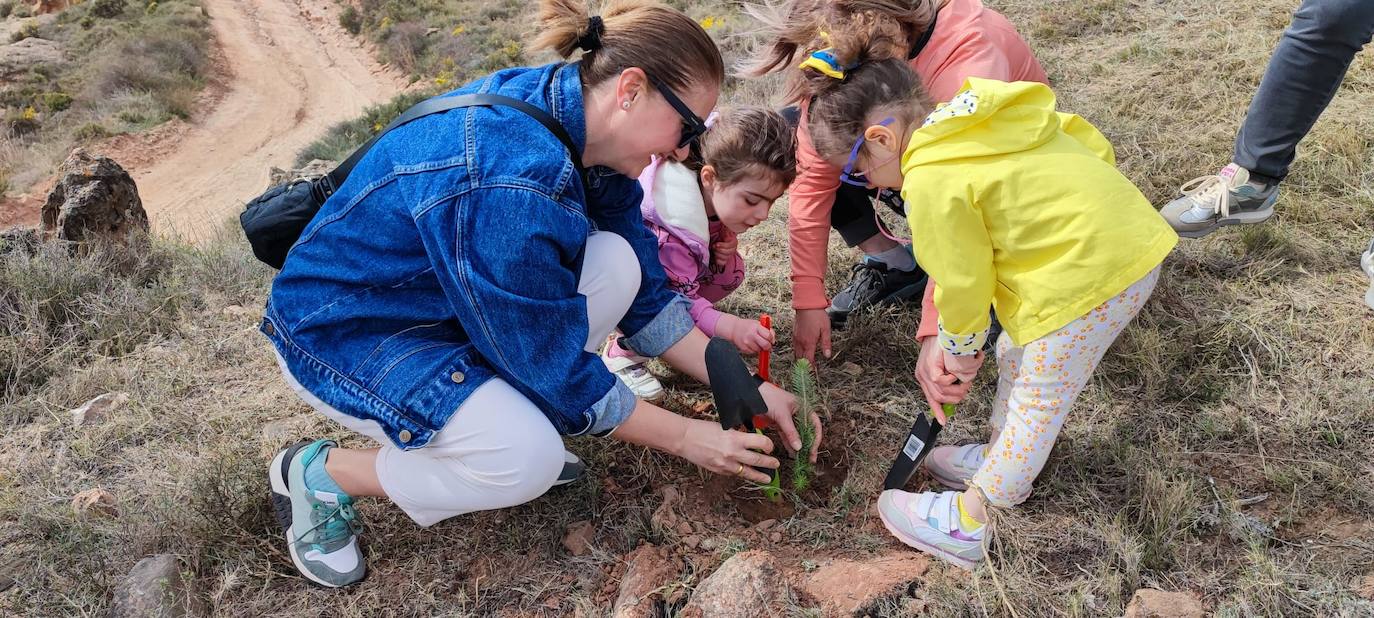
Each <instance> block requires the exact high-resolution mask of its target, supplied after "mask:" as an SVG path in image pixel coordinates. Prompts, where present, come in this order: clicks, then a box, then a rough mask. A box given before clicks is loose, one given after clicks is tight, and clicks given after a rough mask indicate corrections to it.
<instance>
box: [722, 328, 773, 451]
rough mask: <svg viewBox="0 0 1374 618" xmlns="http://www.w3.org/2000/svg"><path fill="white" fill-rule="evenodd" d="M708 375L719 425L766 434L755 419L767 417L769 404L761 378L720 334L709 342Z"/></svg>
mask: <svg viewBox="0 0 1374 618" xmlns="http://www.w3.org/2000/svg"><path fill="white" fill-rule="evenodd" d="M706 377H707V378H708V379H710V380H711V398H712V399H714V400H715V404H716V414H717V415H719V416H720V426H721V427H723V428H725V429H727V430H729V429H738V430H741V431H751V432H755V433H758V434H763V430H762V428H760V427H759V426H758V425H759V424H757V423H756V422H755V420H754V419H755V418H757V417H762V418H763V419H767V418H768V416H767V414H768V404H767V403H764V401H763V395H761V394H759V385H760V382H759V379H758V378H756V377H754V374H752V373H750V372H749V367H748V366H746V365H745V364H744V359H743V358H741V357H740V353H739V348H736V347H735V344H733V343H730V342H729V341H727V340H725V339H721V338H720V337H713V338H712V339H711V341H710V343H707V344H706ZM755 469H756V470H758V471H759V472H762V473H764V474H767V475H769V476H773V475H774V474H776V472H777V471H776V470H773V469H771V468H755Z"/></svg>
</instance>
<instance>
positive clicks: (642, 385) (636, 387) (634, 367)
mask: <svg viewBox="0 0 1374 618" xmlns="http://www.w3.org/2000/svg"><path fill="white" fill-rule="evenodd" d="M601 362H604V363H606V368H607V369H609V370H611V373H614V374H615V375H616V377H617V378H620V381H621V382H624V383H625V386H628V387H630V392H632V393H634V394H635V397H638V398H640V399H643V400H644V401H648V402H650V403H657V402H659V401H662V400H663V398H664V396H666V395H667V392H666V391H664V390H663V385H662V384H659V382H658V378H655V377H654V374H652V373H649V370H648V369H646V368H645V367H644V363H645V362H647V359H640V358H636V357H633V356H615V357H611V356H606V355H605V354H602V355H601Z"/></svg>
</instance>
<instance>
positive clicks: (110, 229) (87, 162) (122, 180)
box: [43, 148, 148, 249]
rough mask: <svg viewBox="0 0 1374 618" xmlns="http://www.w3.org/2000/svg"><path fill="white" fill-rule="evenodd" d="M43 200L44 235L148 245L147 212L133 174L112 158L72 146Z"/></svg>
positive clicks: (86, 240) (70, 239)
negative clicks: (44, 200) (54, 184)
mask: <svg viewBox="0 0 1374 618" xmlns="http://www.w3.org/2000/svg"><path fill="white" fill-rule="evenodd" d="M57 173H58V177H59V178H60V180H58V181H57V186H55V187H53V189H52V192H51V193H49V194H48V200H47V202H45V203H44V204H43V235H44V236H45V237H46V238H49V239H52V238H56V239H58V240H66V241H71V242H93V241H99V242H106V243H110V244H115V245H119V246H123V247H126V248H138V249H141V248H146V247H147V244H148V213H147V212H145V211H144V210H143V201H142V200H141V199H139V197H138V187H137V186H136V185H135V184H134V179H133V178H132V177H130V176H129V173H128V172H126V171H124V168H122V167H120V166H119V164H118V163H115V162H114V161H113V160H111V159H109V158H108V157H103V156H100V155H91V154H90V153H88V152H86V151H85V150H84V149H82V148H77V149H76V150H73V151H72V153H71V155H70V156H68V157H67V160H66V161H63V162H62V166H61V167H59V168H58V171H57Z"/></svg>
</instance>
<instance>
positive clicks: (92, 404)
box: [70, 393, 129, 427]
mask: <svg viewBox="0 0 1374 618" xmlns="http://www.w3.org/2000/svg"><path fill="white" fill-rule="evenodd" d="M128 402H129V394H128V393H105V394H104V395H101V396H99V397H96V398H95V399H92V400H90V401H87V402H86V403H83V404H81V407H79V408H76V409H74V410H71V411H70V413H71V415H72V422H73V423H76V426H78V427H81V426H83V425H94V424H96V423H99V422H100V421H103V420H105V417H107V416H109V415H110V414H111V413H113V412H114V411H115V410H118V409H119V408H120V407H122V406H123V405H124V404H126V403H128Z"/></svg>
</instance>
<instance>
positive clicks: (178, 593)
mask: <svg viewBox="0 0 1374 618" xmlns="http://www.w3.org/2000/svg"><path fill="white" fill-rule="evenodd" d="M204 613H205V608H204V607H203V606H202V604H201V603H200V602H199V601H198V600H197V599H196V595H195V593H194V591H193V590H192V588H191V581H190V580H188V579H186V578H185V577H183V576H182V564H181V560H178V559H177V557H176V556H173V555H170V554H159V555H156V556H150V557H148V558H144V559H142V560H140V561H138V564H136V565H134V569H133V570H132V571H129V574H128V575H127V576H126V577H125V578H124V580H123V581H121V582H120V583H119V587H118V588H117V589H116V590H115V594H114V603H113V604H112V605H111V606H110V614H109V616H110V618H181V617H183V616H201V615H204Z"/></svg>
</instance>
